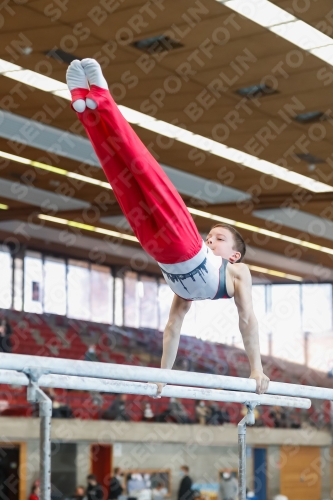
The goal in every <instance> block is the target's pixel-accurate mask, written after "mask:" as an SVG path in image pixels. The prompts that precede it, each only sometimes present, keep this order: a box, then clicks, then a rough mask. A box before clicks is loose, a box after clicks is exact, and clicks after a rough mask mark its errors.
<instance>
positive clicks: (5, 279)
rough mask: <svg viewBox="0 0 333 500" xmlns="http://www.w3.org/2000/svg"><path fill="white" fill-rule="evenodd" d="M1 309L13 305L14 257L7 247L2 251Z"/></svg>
mask: <svg viewBox="0 0 333 500" xmlns="http://www.w3.org/2000/svg"><path fill="white" fill-rule="evenodd" d="M0 276H1V280H0V307H3V308H4V309H9V308H10V307H11V305H12V257H11V255H10V253H9V251H7V250H6V248H5V247H2V249H1V250H0Z"/></svg>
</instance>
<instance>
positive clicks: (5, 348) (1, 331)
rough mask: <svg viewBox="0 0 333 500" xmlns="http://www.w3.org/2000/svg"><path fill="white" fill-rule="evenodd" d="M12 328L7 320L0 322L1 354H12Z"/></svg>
mask: <svg viewBox="0 0 333 500" xmlns="http://www.w3.org/2000/svg"><path fill="white" fill-rule="evenodd" d="M11 335H12V327H11V326H10V323H9V321H8V320H7V319H6V318H3V319H2V320H1V322H0V352H7V353H11V352H12V343H11Z"/></svg>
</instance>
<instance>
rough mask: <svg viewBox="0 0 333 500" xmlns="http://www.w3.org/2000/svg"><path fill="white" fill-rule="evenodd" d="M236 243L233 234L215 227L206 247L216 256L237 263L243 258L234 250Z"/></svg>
mask: <svg viewBox="0 0 333 500" xmlns="http://www.w3.org/2000/svg"><path fill="white" fill-rule="evenodd" d="M234 243H235V242H234V237H233V235H232V233H231V232H230V231H229V230H228V229H227V228H225V227H213V228H212V229H211V230H210V232H209V234H208V236H207V238H206V245H207V246H208V247H209V248H210V249H211V250H212V251H213V253H214V255H218V256H220V257H222V258H223V259H227V260H229V262H237V260H238V259H239V258H240V256H241V254H240V252H238V251H237V250H235V249H234V248H233V246H234Z"/></svg>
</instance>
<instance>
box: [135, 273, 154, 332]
mask: <svg viewBox="0 0 333 500" xmlns="http://www.w3.org/2000/svg"><path fill="white" fill-rule="evenodd" d="M137 284H138V286H140V287H141V289H139V291H140V293H139V297H140V326H142V327H143V328H158V295H157V281H156V279H155V278H150V277H149V276H141V280H140V281H139V282H138V283H137Z"/></svg>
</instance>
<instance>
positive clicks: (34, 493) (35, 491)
mask: <svg viewBox="0 0 333 500" xmlns="http://www.w3.org/2000/svg"><path fill="white" fill-rule="evenodd" d="M39 495H40V488H39V485H38V484H33V485H32V488H31V491H30V495H29V500H39Z"/></svg>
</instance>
